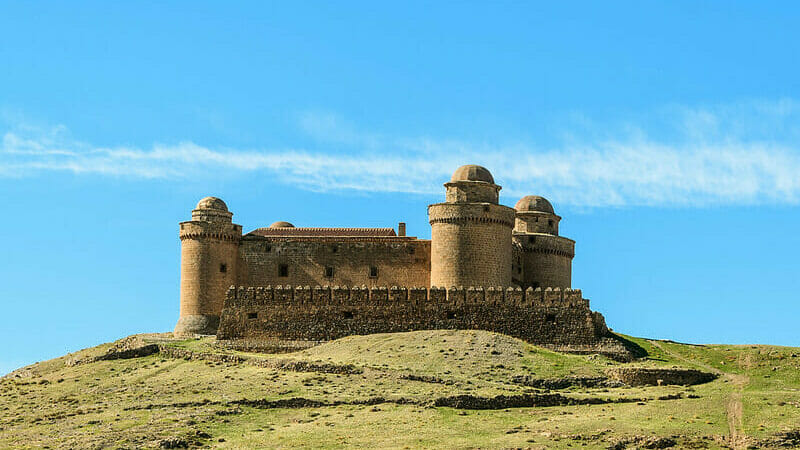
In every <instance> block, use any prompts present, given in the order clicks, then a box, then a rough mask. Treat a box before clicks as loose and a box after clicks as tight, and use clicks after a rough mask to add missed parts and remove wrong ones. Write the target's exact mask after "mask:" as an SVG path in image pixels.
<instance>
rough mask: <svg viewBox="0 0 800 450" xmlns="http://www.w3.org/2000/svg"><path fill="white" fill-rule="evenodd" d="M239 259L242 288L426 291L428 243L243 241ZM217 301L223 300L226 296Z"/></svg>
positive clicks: (389, 240)
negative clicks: (337, 287)
mask: <svg viewBox="0 0 800 450" xmlns="http://www.w3.org/2000/svg"><path fill="white" fill-rule="evenodd" d="M239 254H240V257H241V264H240V270H239V277H238V279H239V283H238V284H243V285H246V286H266V285H281V284H292V285H310V286H315V285H326V284H327V285H342V286H344V285H347V286H362V285H363V286H368V287H372V286H428V285H429V283H430V267H431V243H430V241H424V240H417V239H413V238H404V237H397V238H385V237H382V238H375V239H369V238H363V237H362V238H354V239H347V238H341V237H339V238H328V239H323V238H312V239H303V238H297V237H295V238H286V237H280V238H265V237H257V236H246V237H245V238H244V239H242V242H241V246H240V250H239ZM281 265H284V266H286V270H287V272H286V276H282V274H281V272H280V270H281V269H280V266H281ZM328 270H330V271H328ZM373 270H374V272H373ZM331 272H332V273H331ZM329 275H330V276H329ZM231 284H237V283H228V284H226V285H225V287H224V290H227V288H228V286H230V285H231ZM220 298H224V291H223V295H222V296H221V297H220Z"/></svg>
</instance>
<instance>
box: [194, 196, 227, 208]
mask: <svg viewBox="0 0 800 450" xmlns="http://www.w3.org/2000/svg"><path fill="white" fill-rule="evenodd" d="M195 209H217V210H220V211H225V212H227V211H228V205H226V204H225V202H223V201H222V200H221V199H218V198H217V197H206V198H204V199H202V200H200V201H199V202H197V208H195Z"/></svg>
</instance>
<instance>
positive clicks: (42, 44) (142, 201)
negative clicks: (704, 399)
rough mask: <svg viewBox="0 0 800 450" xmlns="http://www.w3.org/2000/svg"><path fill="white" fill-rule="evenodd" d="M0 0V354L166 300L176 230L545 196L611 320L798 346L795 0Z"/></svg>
mask: <svg viewBox="0 0 800 450" xmlns="http://www.w3.org/2000/svg"><path fill="white" fill-rule="evenodd" d="M230 3H233V2H228V3H226V4H222V3H219V2H197V1H193V2H171V3H169V4H164V3H163V2H136V3H135V4H134V3H129V4H124V3H117V2H71V3H64V2H52V3H49V2H35V3H33V2H13V1H12V2H2V1H0V61H1V62H2V65H0V69H1V70H0V139H2V140H0V209H1V210H2V211H3V212H4V214H3V220H2V221H0V238H2V240H3V247H2V248H3V257H2V258H0V301H2V305H3V308H4V313H5V317H6V320H5V321H4V324H3V326H2V327H0V340H2V342H5V343H7V344H9V345H4V346H2V350H0V373H2V372H6V371H8V370H12V369H13V368H15V367H17V366H21V365H23V364H27V363H30V362H33V361H36V360H41V359H45V358H50V357H54V356H58V355H60V354H63V353H65V352H68V351H74V350H78V349H80V348H83V347H86V346H90V345H94V344H97V343H100V342H104V341H109V340H112V339H116V338H119V337H123V336H125V335H127V334H131V333H136V332H149V331H168V330H170V329H171V328H172V326H173V325H174V323H175V321H176V319H177V313H178V276H179V255H180V243H179V241H178V238H177V223H178V222H179V221H181V220H186V219H188V218H189V216H190V211H191V209H192V207H193V206H194V204H195V203H196V202H197V200H199V199H200V198H201V197H203V196H206V195H216V196H219V197H221V198H223V199H224V200H226V202H227V203H228V205H229V207H230V208H231V209H232V211H233V212H234V214H235V215H234V220H235V221H236V222H237V223H241V224H242V225H244V227H245V229H252V228H255V227H258V226H263V225H265V224H269V223H271V222H273V221H276V220H289V221H291V222H293V223H295V224H298V225H307V226H394V225H395V224H396V223H397V222H398V221H406V222H408V227H409V233H411V234H415V235H418V236H420V237H423V238H427V237H429V236H430V229H429V226H428V224H427V218H426V211H425V206H426V205H427V204H429V203H433V202H437V201H440V200H441V199H442V198H443V188H442V186H441V183H443V182H444V181H446V180H447V179H448V177H449V175H450V173H452V171H453V170H455V168H456V167H458V166H459V165H461V164H466V163H477V164H482V165H485V166H486V167H488V168H489V169H490V170H491V171H492V172H493V174H494V175H495V179H496V180H497V181H498V183H500V184H501V185H503V186H504V189H503V191H502V192H501V201H502V202H503V203H505V204H509V205H513V203H514V202H515V201H516V200H517V199H518V198H519V197H521V196H522V195H526V194H540V195H544V196H547V197H548V198H549V199H550V200H551V201H552V202H553V203H554V205H555V207H556V209H557V212H558V213H559V214H560V215H562V216H563V217H564V219H563V221H562V234H563V235H566V236H568V237H571V238H573V239H575V240H577V248H576V252H577V256H576V258H575V260H574V271H573V272H574V279H573V285H574V286H575V287H577V288H581V289H583V291H584V293H585V296H587V297H588V298H590V299H591V301H592V305H593V307H594V308H595V309H597V310H599V311H601V312H602V313H604V314H605V316H606V319H607V322H608V324H609V325H610V326H611V327H612V328H614V329H615V330H618V331H621V332H624V333H629V334H633V335H639V336H648V337H656V338H670V339H675V340H681V341H689V342H699V343H707V342H720V343H767V344H782V345H796V346H800V333H798V332H797V319H798V317H800V302H798V292H800V281H798V274H800V263H798V255H800V237H798V229H800V226H799V225H800V209H798V204H799V203H800V149H799V148H798V145H800V144H798V142H800V76H798V75H800V73H799V72H800V71H799V70H798V69H800V68H799V67H798V64H800V63H798V61H800V55H798V46H800V29H798V27H797V26H796V24H797V23H798V21H800V11H799V9H800V6H798V4H797V3H794V2H758V3H754V2H733V1H724V2H723V1H720V2H696V1H686V2H682V1H674V2H641V1H636V2H549V3H544V2H542V3H539V4H536V3H533V2H493V3H491V4H488V3H486V2H418V3H416V2H403V3H402V4H400V3H394V4H389V3H384V4H381V2H378V3H376V2H364V3H344V2H330V3H319V2H285V3H282V4H277V3H275V4H270V3H267V2H250V3H249V2H236V3H235V4H230Z"/></svg>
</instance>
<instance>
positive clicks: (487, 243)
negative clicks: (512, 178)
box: [428, 165, 514, 288]
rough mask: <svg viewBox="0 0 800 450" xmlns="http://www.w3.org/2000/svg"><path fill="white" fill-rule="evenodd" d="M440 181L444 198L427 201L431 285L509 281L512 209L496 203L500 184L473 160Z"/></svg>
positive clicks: (488, 284) (495, 283)
mask: <svg viewBox="0 0 800 450" xmlns="http://www.w3.org/2000/svg"><path fill="white" fill-rule="evenodd" d="M444 186H445V188H446V189H447V192H446V195H445V202H444V203H436V204H433V205H430V206H428V219H429V222H430V224H431V286H438V287H448V288H449V287H451V286H509V285H510V284H511V252H512V250H511V249H512V246H511V229H512V228H513V226H514V210H513V209H511V208H509V207H507V206H503V205H499V204H498V195H499V192H500V189H501V188H500V186H498V185H496V184H494V177H492V174H491V173H490V172H489V171H488V170H486V168H484V167H481V166H476V165H467V166H461V167H459V168H458V169H457V170H456V171H455V173H454V174H453V177H452V178H451V179H450V181H449V182H447V183H445V184H444Z"/></svg>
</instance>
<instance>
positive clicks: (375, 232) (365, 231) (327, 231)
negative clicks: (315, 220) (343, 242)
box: [248, 227, 397, 237]
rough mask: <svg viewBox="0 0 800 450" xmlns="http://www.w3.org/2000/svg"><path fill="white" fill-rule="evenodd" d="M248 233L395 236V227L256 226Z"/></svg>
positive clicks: (263, 234)
mask: <svg viewBox="0 0 800 450" xmlns="http://www.w3.org/2000/svg"><path fill="white" fill-rule="evenodd" d="M248 234H254V235H256V236H277V237H280V236H285V237H295V236H303V237H306V236H311V237H395V236H397V234H395V232H394V228H316V227H307V228H304V227H300V228H288V227H285V228H268V227H265V228H256V229H255V230H253V231H251V232H250V233H248Z"/></svg>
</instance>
